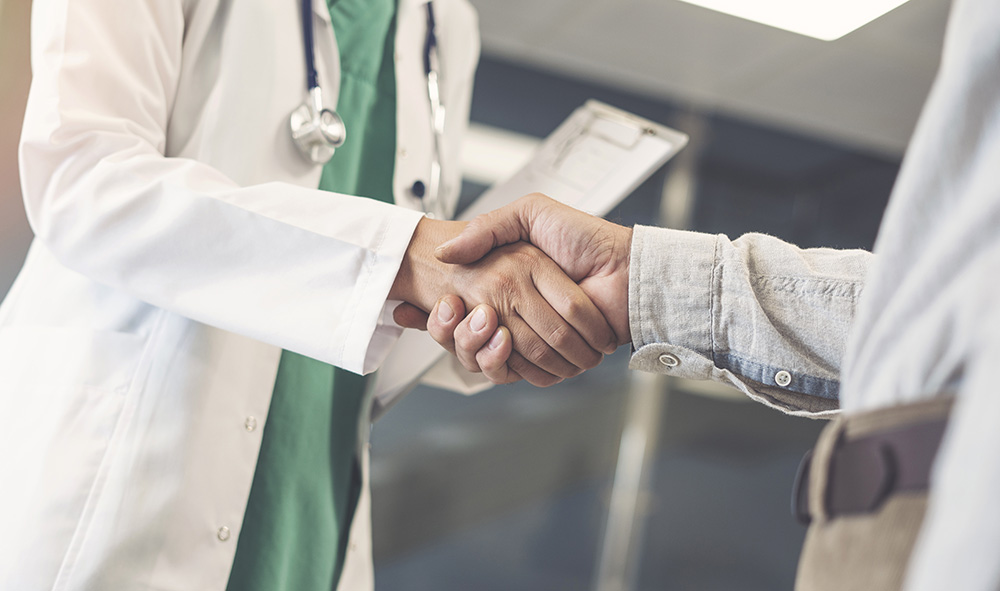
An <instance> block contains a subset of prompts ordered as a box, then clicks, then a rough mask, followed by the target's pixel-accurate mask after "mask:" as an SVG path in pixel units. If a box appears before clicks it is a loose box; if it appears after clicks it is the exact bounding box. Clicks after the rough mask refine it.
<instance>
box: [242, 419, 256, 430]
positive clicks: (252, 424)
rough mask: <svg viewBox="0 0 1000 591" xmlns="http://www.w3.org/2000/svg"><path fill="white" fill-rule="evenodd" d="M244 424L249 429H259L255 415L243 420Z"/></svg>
mask: <svg viewBox="0 0 1000 591" xmlns="http://www.w3.org/2000/svg"><path fill="white" fill-rule="evenodd" d="M243 426H244V427H246V430H247V431H254V430H256V429H257V419H256V418H254V417H247V420H245V421H243Z"/></svg>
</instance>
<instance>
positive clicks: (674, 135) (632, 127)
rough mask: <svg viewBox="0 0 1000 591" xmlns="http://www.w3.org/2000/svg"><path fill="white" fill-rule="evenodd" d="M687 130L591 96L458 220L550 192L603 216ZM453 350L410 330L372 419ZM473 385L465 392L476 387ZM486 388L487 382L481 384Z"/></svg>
mask: <svg viewBox="0 0 1000 591" xmlns="http://www.w3.org/2000/svg"><path fill="white" fill-rule="evenodd" d="M687 140H688V137H687V135H685V134H683V133H681V132H679V131H676V130H674V129H670V128H668V127H665V126H663V125H660V124H658V123H654V122H652V121H648V120H646V119H643V118H641V117H637V116H635V115H632V114H630V113H627V112H625V111H622V110H620V109H616V108H614V107H611V106H609V105H606V104H604V103H601V102H598V101H594V100H591V101H587V103H586V104H584V105H583V106H582V107H580V108H578V109H576V110H575V111H573V113H572V114H571V115H570V116H569V117H568V118H567V119H566V120H565V121H564V122H563V123H562V124H561V125H560V126H559V127H558V128H557V129H556V130H555V131H554V132H552V134H551V135H550V136H549V137H548V138H546V140H545V141H544V142H543V143H542V145H541V146H540V147H539V148H538V150H537V151H536V152H535V154H534V155H533V156H532V158H531V159H530V160H529V161H528V163H527V164H526V165H525V166H524V167H523V168H521V170H520V171H518V172H517V173H515V174H514V176H512V177H511V178H510V179H508V180H506V181H504V182H501V183H498V184H497V185H494V186H493V187H492V188H490V189H488V190H487V191H486V192H485V193H483V195H482V196H481V197H480V198H479V199H477V200H476V201H475V202H474V203H472V205H470V206H469V207H468V209H466V210H465V211H464V212H463V213H462V215H461V216H460V218H459V219H463V220H471V219H472V218H474V217H476V216H477V215H479V214H482V213H487V212H490V211H493V210H494V209H497V208H499V207H503V206H504V205H507V204H509V203H511V202H513V201H516V200H517V199H519V198H520V197H523V196H524V195H527V194H529V193H544V194H546V195H548V196H549V197H552V198H553V199H556V200H558V201H561V202H562V203H565V204H567V205H571V206H573V207H575V208H577V209H580V210H583V211H586V212H588V213H592V214H594V215H599V216H604V215H606V214H607V213H608V212H610V211H611V210H612V208H614V207H615V206H616V205H618V203H620V202H621V201H622V200H623V199H624V198H625V197H627V196H628V195H630V194H631V193H632V192H633V191H635V189H636V188H638V186H639V185H641V184H642V183H643V182H644V181H645V180H646V179H647V178H649V177H650V175H652V174H653V173H654V172H656V171H657V170H658V169H659V168H660V167H661V166H663V165H664V164H665V163H666V162H667V161H668V160H670V158H672V157H673V156H674V155H675V154H677V152H679V151H680V150H681V148H683V147H684V146H685V145H686V144H687ZM445 355H447V353H445V352H444V351H442V350H441V348H440V347H439V346H438V344H437V343H436V342H435V341H434V340H433V339H432V338H431V337H430V336H428V335H427V333H424V332H420V331H415V330H407V331H405V332H404V333H403V336H402V337H400V339H399V341H398V342H397V344H396V345H395V346H394V347H393V352H392V353H390V355H389V358H388V359H387V360H386V362H385V363H383V364H382V368H381V369H380V370H379V372H378V373H377V374H376V377H375V379H374V380H372V387H373V389H374V392H373V396H374V399H373V400H374V403H373V404H374V408H373V412H372V416H373V420H374V418H377V416H379V415H380V414H382V413H383V412H384V411H385V410H386V409H388V408H389V406H391V405H392V404H393V403H394V402H396V401H397V400H398V399H399V398H400V397H401V396H402V395H403V394H405V393H406V392H407V391H408V390H409V389H410V388H412V387H413V386H414V385H416V382H417V381H418V380H419V379H420V377H421V376H423V375H424V374H425V373H426V372H427V371H428V370H429V369H430V368H431V367H432V366H434V365H435V364H436V363H437V362H439V361H440V360H441V359H442V358H443V357H444V356H445ZM475 389H476V388H475V387H474V386H473V385H471V384H470V385H469V387H468V388H466V391H471V390H475ZM478 389H480V390H481V389H483V388H481V387H480V388H478Z"/></svg>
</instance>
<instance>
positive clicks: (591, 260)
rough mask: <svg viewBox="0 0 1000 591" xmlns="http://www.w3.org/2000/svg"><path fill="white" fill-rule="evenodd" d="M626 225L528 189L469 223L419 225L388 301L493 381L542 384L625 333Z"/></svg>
mask: <svg viewBox="0 0 1000 591" xmlns="http://www.w3.org/2000/svg"><path fill="white" fill-rule="evenodd" d="M631 243H632V230H631V229H630V228H625V227H622V226H619V225H617V224H613V223H611V222H607V221H605V220H603V219H600V218H597V217H594V216H591V215H589V214H586V213H583V212H581V211H578V210H576V209H573V208H572V207H569V206H566V205H563V204H561V203H559V202H557V201H555V200H553V199H550V198H548V197H545V196H544V195H540V194H534V195H528V196H527V197H523V198H521V199H519V200H518V201H516V202H514V203H512V204H510V205H508V206H506V207H503V208H500V209H498V210H496V211H493V212H490V213H487V214H484V215H481V216H479V217H478V218H476V219H474V220H473V221H472V222H469V223H466V222H451V221H440V220H433V219H430V218H425V219H423V220H421V222H420V223H419V224H418V225H417V229H416V231H415V232H414V235H413V238H412V240H411V242H410V245H409V247H408V249H407V251H406V254H405V256H404V258H403V262H402V264H401V266H400V270H399V273H398V274H397V276H396V281H395V283H394V284H393V286H392V289H391V291H390V292H389V298H390V299H397V300H401V301H403V302H404V303H403V304H401V305H400V306H399V307H397V308H396V310H395V312H394V318H395V320H396V322H397V323H398V324H400V325H401V326H404V327H408V328H419V329H426V330H428V331H429V333H430V334H431V336H432V337H433V338H434V339H435V340H436V341H437V342H438V343H440V344H441V345H442V346H443V347H444V348H445V349H447V350H449V351H451V352H452V353H454V354H455V355H456V356H457V357H458V359H459V361H460V362H461V363H462V365H463V366H464V367H465V368H466V369H468V370H470V371H474V372H479V371H481V372H483V374H484V375H485V376H486V377H487V378H489V379H490V381H492V382H494V383H497V384H505V383H510V382H515V381H518V380H520V379H524V380H527V381H528V382H530V383H531V384H534V385H536V386H542V387H545V386H551V385H553V384H555V383H558V382H560V381H562V380H563V379H564V378H569V377H573V376H576V375H578V374H580V373H581V372H583V371H584V370H587V369H591V368H593V367H595V366H596V365H597V364H599V363H600V362H601V360H602V359H603V356H604V354H608V353H611V352H613V351H614V350H615V349H616V348H617V347H618V346H620V345H622V344H625V343H628V342H630V341H631V336H630V332H629V326H628V277H629V253H630V250H631Z"/></svg>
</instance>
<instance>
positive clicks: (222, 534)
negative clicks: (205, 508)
mask: <svg viewBox="0 0 1000 591" xmlns="http://www.w3.org/2000/svg"><path fill="white" fill-rule="evenodd" d="M216 536H218V537H219V541H220V542H225V541H226V540H228V539H229V528H228V527H226V526H224V525H223V526H222V527H220V528H219V531H218V533H217V534H216Z"/></svg>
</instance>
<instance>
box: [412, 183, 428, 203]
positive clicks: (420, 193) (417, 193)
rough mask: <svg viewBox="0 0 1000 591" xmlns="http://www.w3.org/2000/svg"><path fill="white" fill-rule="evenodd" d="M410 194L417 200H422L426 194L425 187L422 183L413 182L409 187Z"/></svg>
mask: <svg viewBox="0 0 1000 591" xmlns="http://www.w3.org/2000/svg"><path fill="white" fill-rule="evenodd" d="M410 193H411V194H412V195H413V196H414V197H416V198H417V199H423V198H424V195H425V194H426V193H427V186H426V185H424V182H423V181H413V185H412V186H411V187H410Z"/></svg>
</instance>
